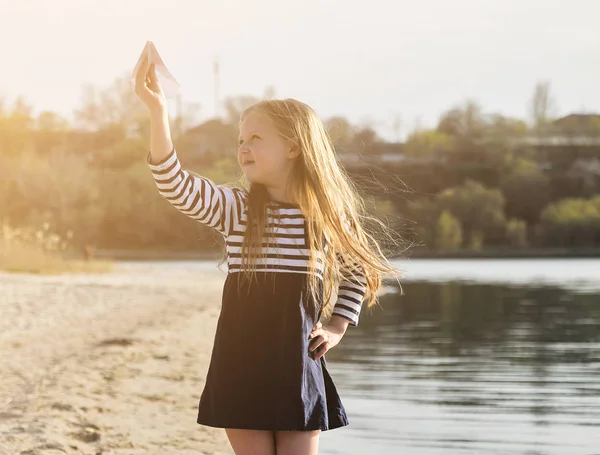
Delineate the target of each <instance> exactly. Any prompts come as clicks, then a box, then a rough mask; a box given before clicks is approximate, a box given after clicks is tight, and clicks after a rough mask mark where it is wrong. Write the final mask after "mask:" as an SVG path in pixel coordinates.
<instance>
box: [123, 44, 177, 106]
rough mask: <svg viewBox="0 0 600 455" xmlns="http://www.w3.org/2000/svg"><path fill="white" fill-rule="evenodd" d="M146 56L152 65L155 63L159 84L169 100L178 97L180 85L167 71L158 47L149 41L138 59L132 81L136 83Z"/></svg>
mask: <svg viewBox="0 0 600 455" xmlns="http://www.w3.org/2000/svg"><path fill="white" fill-rule="evenodd" d="M144 56H147V57H148V61H149V62H150V64H152V63H154V67H155V69H156V77H157V78H158V82H159V83H160V85H161V87H162V89H163V91H164V92H165V96H166V97H167V98H173V97H175V96H177V94H178V92H179V83H178V82H177V80H176V79H175V78H174V77H173V75H172V74H171V72H170V71H169V70H168V69H167V66H166V65H165V63H164V62H163V59H162V58H161V57H160V55H159V53H158V51H157V50H156V46H155V45H154V43H153V42H152V41H147V42H146V46H145V47H144V50H143V51H142V53H141V55H140V58H139V59H138V62H137V64H136V65H135V68H134V70H133V73H132V74H131V78H132V80H133V81H134V82H135V75H136V74H137V72H138V69H139V68H140V66H141V65H142V59H143V58H144Z"/></svg>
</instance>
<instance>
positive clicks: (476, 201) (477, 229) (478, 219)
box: [438, 180, 506, 244]
mask: <svg viewBox="0 0 600 455" xmlns="http://www.w3.org/2000/svg"><path fill="white" fill-rule="evenodd" d="M438 203H439V205H440V207H442V210H449V211H450V212H451V213H452V214H453V215H454V216H455V217H456V218H457V219H458V220H459V221H460V223H461V225H462V227H463V231H464V234H465V238H466V239H467V243H468V244H471V243H472V242H473V241H474V239H475V237H476V236H477V235H483V236H484V238H485V240H486V241H490V242H492V243H500V242H501V241H502V240H501V239H502V238H503V237H504V227H505V223H506V220H505V217H504V204H505V201H504V196H503V195H502V193H501V192H500V190H498V189H491V188H486V187H485V186H484V185H482V184H481V183H478V182H474V181H473V180H467V181H466V182H465V184H464V185H462V186H459V187H455V188H449V189H447V190H444V191H443V192H442V193H441V194H440V195H439V198H438Z"/></svg>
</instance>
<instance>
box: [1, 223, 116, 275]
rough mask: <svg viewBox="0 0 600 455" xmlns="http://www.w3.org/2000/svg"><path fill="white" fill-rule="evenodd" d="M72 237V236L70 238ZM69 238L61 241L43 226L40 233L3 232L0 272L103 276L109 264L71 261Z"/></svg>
mask: <svg viewBox="0 0 600 455" xmlns="http://www.w3.org/2000/svg"><path fill="white" fill-rule="evenodd" d="M69 237H70V236H69ZM68 240H69V239H68V238H62V237H60V236H59V235H57V234H55V233H53V232H51V231H50V229H49V225H48V224H44V226H43V227H42V228H41V229H33V228H13V227H11V226H9V225H8V224H7V223H3V224H2V225H1V229H0V270H4V271H8V272H22V273H65V272H103V271H107V270H109V269H110V263H108V262H104V261H103V262H98V261H91V262H87V261H81V260H75V259H73V258H72V257H71V258H70V257H69V254H68Z"/></svg>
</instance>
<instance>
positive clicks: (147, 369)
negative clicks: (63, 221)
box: [0, 263, 233, 455]
mask: <svg viewBox="0 0 600 455" xmlns="http://www.w3.org/2000/svg"><path fill="white" fill-rule="evenodd" d="M224 278H225V275H224V273H223V272H221V271H219V270H218V269H216V268H215V270H214V271H206V272H201V273H200V274H199V273H198V270H197V269H194V270H193V271H192V270H187V269H186V267H185V266H182V267H178V268H172V267H171V268H167V267H165V268H162V267H160V266H157V265H156V264H154V265H152V266H150V265H144V264H143V263H139V264H122V265H119V266H118V267H117V268H116V270H115V272H114V273H110V274H104V275H87V276H86V275H70V276H48V277H41V276H32V275H17V274H15V275H13V274H0V312H1V313H0V314H1V317H0V354H1V355H0V381H1V382H0V454H2V455H12V454H19V455H35V454H40V455H51V454H86V455H89V454H91V455H113V454H114V455H117V454H123V455H125V454H127V455H137V454H158V453H160V454H178V455H183V454H190V455H191V454H195V455H197V454H232V453H233V452H232V451H231V449H230V448H229V444H228V442H227V438H226V436H225V433H224V432H223V430H220V429H211V428H206V427H202V426H200V425H198V424H197V423H196V422H195V419H196V412H197V405H198V400H199V398H200V394H201V392H202V388H203V386H204V380H205V374H206V371H207V368H208V362H209V359H210V350H211V348H212V342H213V335H214V330H215V327H216V322H217V317H218V313H219V308H220V299H221V289H222V285H223V281H224Z"/></svg>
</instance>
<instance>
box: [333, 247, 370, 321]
mask: <svg viewBox="0 0 600 455" xmlns="http://www.w3.org/2000/svg"><path fill="white" fill-rule="evenodd" d="M336 257H337V259H338V261H342V260H343V259H342V256H341V255H340V254H339V253H338V254H337V255H336ZM344 264H345V263H344ZM348 268H349V269H350V270H347V271H345V269H344V268H342V279H341V280H340V284H339V289H338V297H337V300H336V302H335V305H334V307H333V314H335V315H338V316H341V317H343V318H345V319H347V320H348V321H350V325H352V326H357V325H358V319H359V316H360V310H361V308H362V302H363V299H364V297H365V293H366V289H367V280H366V278H365V275H364V272H363V268H362V266H361V265H360V264H359V263H357V262H354V263H353V264H352V267H346V269H348ZM353 275H354V276H353Z"/></svg>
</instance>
